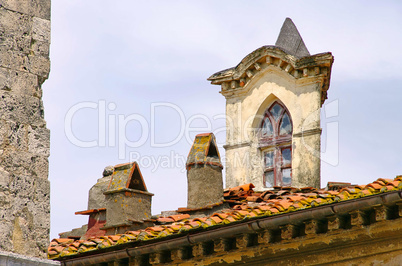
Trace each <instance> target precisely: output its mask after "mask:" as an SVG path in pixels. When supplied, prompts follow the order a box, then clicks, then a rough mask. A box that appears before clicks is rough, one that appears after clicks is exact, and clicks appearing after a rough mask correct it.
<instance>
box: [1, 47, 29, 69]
mask: <svg viewBox="0 0 402 266" xmlns="http://www.w3.org/2000/svg"><path fill="white" fill-rule="evenodd" d="M0 54H1V57H0V66H1V67H5V68H10V69H14V70H19V71H28V57H27V56H26V54H24V53H23V52H20V51H14V50H6V49H5V48H0Z"/></svg>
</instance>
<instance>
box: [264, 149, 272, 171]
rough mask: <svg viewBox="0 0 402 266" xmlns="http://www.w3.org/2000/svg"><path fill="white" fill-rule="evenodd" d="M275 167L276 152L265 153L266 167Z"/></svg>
mask: <svg viewBox="0 0 402 266" xmlns="http://www.w3.org/2000/svg"><path fill="white" fill-rule="evenodd" d="M273 166H274V152H273V151H269V152H266V153H265V167H266V168H270V167H273Z"/></svg>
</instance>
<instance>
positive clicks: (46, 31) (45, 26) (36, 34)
mask: <svg viewBox="0 0 402 266" xmlns="http://www.w3.org/2000/svg"><path fill="white" fill-rule="evenodd" d="M32 39H34V40H35V41H40V42H47V43H48V44H50V20H46V19H41V18H35V17H34V18H33V19H32Z"/></svg>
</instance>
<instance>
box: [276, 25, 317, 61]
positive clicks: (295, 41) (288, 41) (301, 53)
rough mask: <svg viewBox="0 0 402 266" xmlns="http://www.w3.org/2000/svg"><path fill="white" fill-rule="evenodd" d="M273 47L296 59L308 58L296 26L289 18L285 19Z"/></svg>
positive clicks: (307, 52) (308, 54)
mask: <svg viewBox="0 0 402 266" xmlns="http://www.w3.org/2000/svg"><path fill="white" fill-rule="evenodd" d="M275 46H278V47H280V48H282V49H284V50H285V51H286V52H288V53H289V54H291V55H293V56H296V57H298V58H300V57H305V56H310V53H309V51H308V50H307V47H306V45H305V44H304V42H303V39H302V37H301V35H300V33H299V31H298V30H297V28H296V25H295V24H294V23H293V21H292V20H291V19H290V18H286V19H285V22H284V23H283V25H282V28H281V32H280V33H279V36H278V39H277V40H276V43H275Z"/></svg>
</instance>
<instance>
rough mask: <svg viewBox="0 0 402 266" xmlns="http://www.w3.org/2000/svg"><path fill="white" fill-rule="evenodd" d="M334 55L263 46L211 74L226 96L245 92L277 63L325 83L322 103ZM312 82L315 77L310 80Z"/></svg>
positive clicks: (291, 72)
mask: <svg viewBox="0 0 402 266" xmlns="http://www.w3.org/2000/svg"><path fill="white" fill-rule="evenodd" d="M333 61H334V57H333V56H332V54H331V53H329V52H328V53H321V54H316V55H312V56H307V57H302V58H296V57H295V56H293V55H290V54H288V53H287V52H285V51H284V50H283V49H282V48H280V47H277V46H263V47H261V48H258V49H257V50H255V51H254V52H252V53H250V54H249V55H247V56H246V57H245V58H243V60H242V61H241V62H240V63H239V64H238V65H237V66H236V67H233V68H229V69H225V70H222V71H219V72H217V73H215V74H213V75H211V76H210V77H209V78H208V80H209V81H211V83H212V84H216V85H221V87H222V90H221V93H222V95H224V96H225V97H230V96H232V95H241V94H244V93H246V92H247V91H248V90H249V89H250V88H248V86H247V85H248V84H249V83H250V81H251V80H253V78H254V77H255V76H256V75H257V74H258V73H259V72H261V71H262V70H265V69H267V68H268V67H276V68H278V69H280V70H281V71H284V73H287V74H288V75H290V76H291V77H293V78H294V79H296V80H303V79H311V78H313V80H316V82H315V83H317V82H319V83H321V104H323V103H324V101H325V99H327V90H328V88H329V83H330V77H331V68H332V63H333ZM309 82H311V81H309Z"/></svg>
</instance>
